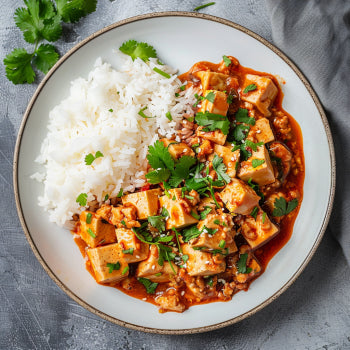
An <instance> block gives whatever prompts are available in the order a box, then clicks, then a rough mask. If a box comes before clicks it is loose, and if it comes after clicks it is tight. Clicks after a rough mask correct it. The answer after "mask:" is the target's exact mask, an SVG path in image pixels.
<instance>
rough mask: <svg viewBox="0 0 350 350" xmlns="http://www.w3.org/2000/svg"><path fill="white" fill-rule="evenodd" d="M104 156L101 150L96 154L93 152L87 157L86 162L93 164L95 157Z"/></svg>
mask: <svg viewBox="0 0 350 350" xmlns="http://www.w3.org/2000/svg"><path fill="white" fill-rule="evenodd" d="M101 157H103V154H102V153H101V152H100V151H97V152H96V153H95V155H93V154H92V153H89V154H88V155H87V156H86V157H85V164H86V165H91V164H92V163H93V162H94V160H95V159H97V158H101Z"/></svg>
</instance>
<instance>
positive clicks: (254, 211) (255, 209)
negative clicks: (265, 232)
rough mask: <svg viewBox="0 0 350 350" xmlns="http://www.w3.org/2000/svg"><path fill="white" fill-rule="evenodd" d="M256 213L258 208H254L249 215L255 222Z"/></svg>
mask: <svg viewBox="0 0 350 350" xmlns="http://www.w3.org/2000/svg"><path fill="white" fill-rule="evenodd" d="M258 212H259V208H258V207H254V208H253V210H252V212H251V213H250V215H251V216H252V217H253V218H254V219H255V221H256V217H257V215H258Z"/></svg>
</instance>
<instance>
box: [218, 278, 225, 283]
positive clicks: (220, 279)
mask: <svg viewBox="0 0 350 350" xmlns="http://www.w3.org/2000/svg"><path fill="white" fill-rule="evenodd" d="M218 282H220V283H223V284H225V283H226V281H225V280H224V279H222V278H219V279H218Z"/></svg>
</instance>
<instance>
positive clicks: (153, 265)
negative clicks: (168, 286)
mask: <svg viewBox="0 0 350 350" xmlns="http://www.w3.org/2000/svg"><path fill="white" fill-rule="evenodd" d="M158 259H159V253H158V248H157V247H156V246H155V245H151V247H150V249H149V253H148V257H147V259H146V260H144V261H141V262H140V263H139V265H138V266H137V270H136V277H145V278H148V279H149V280H151V281H152V282H158V283H163V282H169V281H171V280H172V279H173V278H174V276H175V275H176V274H177V271H178V267H177V266H176V265H175V264H174V263H172V267H173V269H174V270H175V273H174V271H173V269H172V268H171V266H170V263H169V262H168V261H164V263H163V266H161V265H159V264H158Z"/></svg>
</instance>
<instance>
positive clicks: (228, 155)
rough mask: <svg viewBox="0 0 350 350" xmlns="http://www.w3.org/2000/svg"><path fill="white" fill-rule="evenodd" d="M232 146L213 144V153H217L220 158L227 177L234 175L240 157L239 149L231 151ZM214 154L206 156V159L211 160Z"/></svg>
mask: <svg viewBox="0 0 350 350" xmlns="http://www.w3.org/2000/svg"><path fill="white" fill-rule="evenodd" d="M231 149H232V147H226V146H221V145H217V144H215V145H214V154H217V155H218V156H219V157H220V158H222V161H223V163H224V164H225V166H226V168H227V170H226V173H227V175H228V176H229V177H236V173H237V167H238V162H239V157H240V150H239V149H238V150H236V151H234V152H231ZM214 154H212V155H210V156H209V157H208V160H210V161H212V160H213V159H214Z"/></svg>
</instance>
